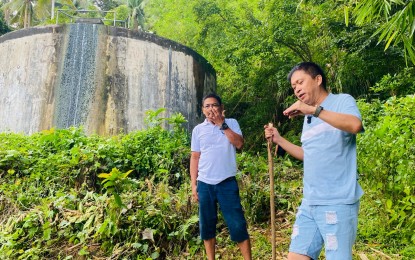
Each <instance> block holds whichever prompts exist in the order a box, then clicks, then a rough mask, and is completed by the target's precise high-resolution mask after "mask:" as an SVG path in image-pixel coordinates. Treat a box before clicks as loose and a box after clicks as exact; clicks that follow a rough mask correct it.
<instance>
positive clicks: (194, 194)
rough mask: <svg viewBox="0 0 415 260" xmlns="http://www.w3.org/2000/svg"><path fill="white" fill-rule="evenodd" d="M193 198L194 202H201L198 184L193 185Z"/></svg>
mask: <svg viewBox="0 0 415 260" xmlns="http://www.w3.org/2000/svg"><path fill="white" fill-rule="evenodd" d="M192 200H193V201H194V202H199V196H198V195H197V187H196V185H192Z"/></svg>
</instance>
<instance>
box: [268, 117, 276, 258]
mask: <svg viewBox="0 0 415 260" xmlns="http://www.w3.org/2000/svg"><path fill="white" fill-rule="evenodd" d="M268 127H273V125H272V123H268ZM267 144H268V145H267V148H268V172H269V203H270V208H271V233H272V234H271V235H272V238H271V239H272V240H271V243H272V260H275V257H276V248H275V205H274V203H275V202H274V197H275V194H274V163H273V159H272V152H271V146H272V137H270V138H268V140H267Z"/></svg>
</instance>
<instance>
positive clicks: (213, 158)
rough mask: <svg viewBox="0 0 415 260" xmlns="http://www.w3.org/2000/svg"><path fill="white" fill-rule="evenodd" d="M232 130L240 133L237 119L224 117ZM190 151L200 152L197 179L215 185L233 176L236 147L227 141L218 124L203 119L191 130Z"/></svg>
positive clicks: (234, 172)
mask: <svg viewBox="0 0 415 260" xmlns="http://www.w3.org/2000/svg"><path fill="white" fill-rule="evenodd" d="M225 122H226V124H227V125H228V126H229V128H230V129H232V131H234V132H235V133H237V134H239V135H242V131H241V129H240V127H239V124H238V121H236V120H235V119H233V118H227V119H225ZM191 150H192V152H200V159H199V166H198V177H197V180H199V181H202V182H204V183H207V184H211V185H215V184H218V183H219V182H221V181H223V180H224V179H226V178H228V177H231V176H235V174H236V171H237V168H236V148H235V146H234V145H232V144H231V143H230V142H229V139H228V138H227V137H226V135H225V133H224V132H223V131H222V130H220V128H219V126H216V125H214V124H212V123H210V122H209V121H208V120H205V121H204V122H203V123H201V124H198V125H197V126H196V127H195V128H194V129H193V131H192V143H191Z"/></svg>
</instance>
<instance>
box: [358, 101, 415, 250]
mask: <svg viewBox="0 0 415 260" xmlns="http://www.w3.org/2000/svg"><path fill="white" fill-rule="evenodd" d="M360 108H361V111H362V114H363V118H364V119H365V120H364V125H365V133H364V134H362V135H359V137H358V157H359V163H360V164H359V170H360V172H361V174H362V175H363V181H364V182H365V183H367V184H368V185H367V186H368V187H373V189H374V191H376V192H375V194H378V198H379V199H380V200H381V203H382V204H383V206H384V210H385V211H386V212H387V215H388V218H389V219H388V222H387V223H388V225H389V227H390V229H389V230H391V231H390V232H389V233H388V234H387V235H388V236H392V237H393V238H394V239H395V240H396V239H399V241H400V242H401V243H402V244H408V243H409V244H412V245H414V244H415V234H414V233H413V230H414V228H415V175H414V169H415V116H414V113H413V111H414V109H415V97H414V96H413V95H412V96H406V97H401V98H395V97H393V98H390V99H388V100H387V101H386V102H384V103H380V102H379V101H374V102H373V103H372V104H370V105H367V104H366V105H365V104H363V103H360ZM375 118H377V120H375ZM371 120H373V122H371ZM382 224H384V223H382ZM383 235H384V234H383Z"/></svg>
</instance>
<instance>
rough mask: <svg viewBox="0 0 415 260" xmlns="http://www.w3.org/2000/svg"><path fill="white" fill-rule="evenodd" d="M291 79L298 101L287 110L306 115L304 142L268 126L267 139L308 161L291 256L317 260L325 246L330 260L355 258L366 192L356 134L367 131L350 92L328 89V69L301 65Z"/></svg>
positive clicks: (312, 64) (291, 75)
mask: <svg viewBox="0 0 415 260" xmlns="http://www.w3.org/2000/svg"><path fill="white" fill-rule="evenodd" d="M288 81H289V82H290V84H291V86H292V88H293V90H294V94H295V95H296V97H297V98H298V101H296V102H295V103H294V104H292V105H291V106H290V107H289V108H287V109H286V110H285V111H284V112H283V113H284V115H286V116H288V117H289V118H293V117H296V116H305V117H304V123H303V131H302V135H301V142H302V145H301V146H297V145H295V144H293V143H291V142H289V141H288V140H286V139H285V138H283V137H282V136H281V135H280V134H279V132H278V130H277V129H276V128H275V127H270V126H268V125H265V126H264V128H265V137H266V138H267V139H269V138H271V140H272V142H273V143H276V144H278V145H279V146H280V147H281V148H283V149H284V150H285V151H286V152H288V153H289V154H290V155H291V156H293V157H295V158H297V159H299V160H302V161H304V177H303V199H302V203H301V205H300V207H299V209H298V213H297V215H296V220H295V223H294V226H293V230H292V235H291V244H290V249H289V254H288V259H289V260H294V259H295V260H302V259H304V260H306V259H318V256H319V255H320V251H321V249H322V248H323V246H324V247H325V253H326V254H325V255H326V259H331V260H343V259H347V260H349V259H350V260H351V259H352V247H353V244H354V242H355V239H356V233H357V217H358V211H359V200H360V197H361V196H362V195H363V191H362V188H361V187H360V185H359V184H358V182H357V180H358V175H357V159H356V157H357V156H356V134H357V133H359V132H362V131H363V126H362V120H361V115H360V112H359V110H358V108H357V105H356V101H355V100H354V98H353V97H351V96H350V95H347V94H332V93H329V92H328V91H327V89H326V77H325V75H324V72H323V70H322V69H321V68H320V67H319V66H318V65H317V64H315V63H312V62H302V63H300V64H298V65H296V66H295V67H294V68H293V69H292V70H291V72H290V73H289V74H288Z"/></svg>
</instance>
